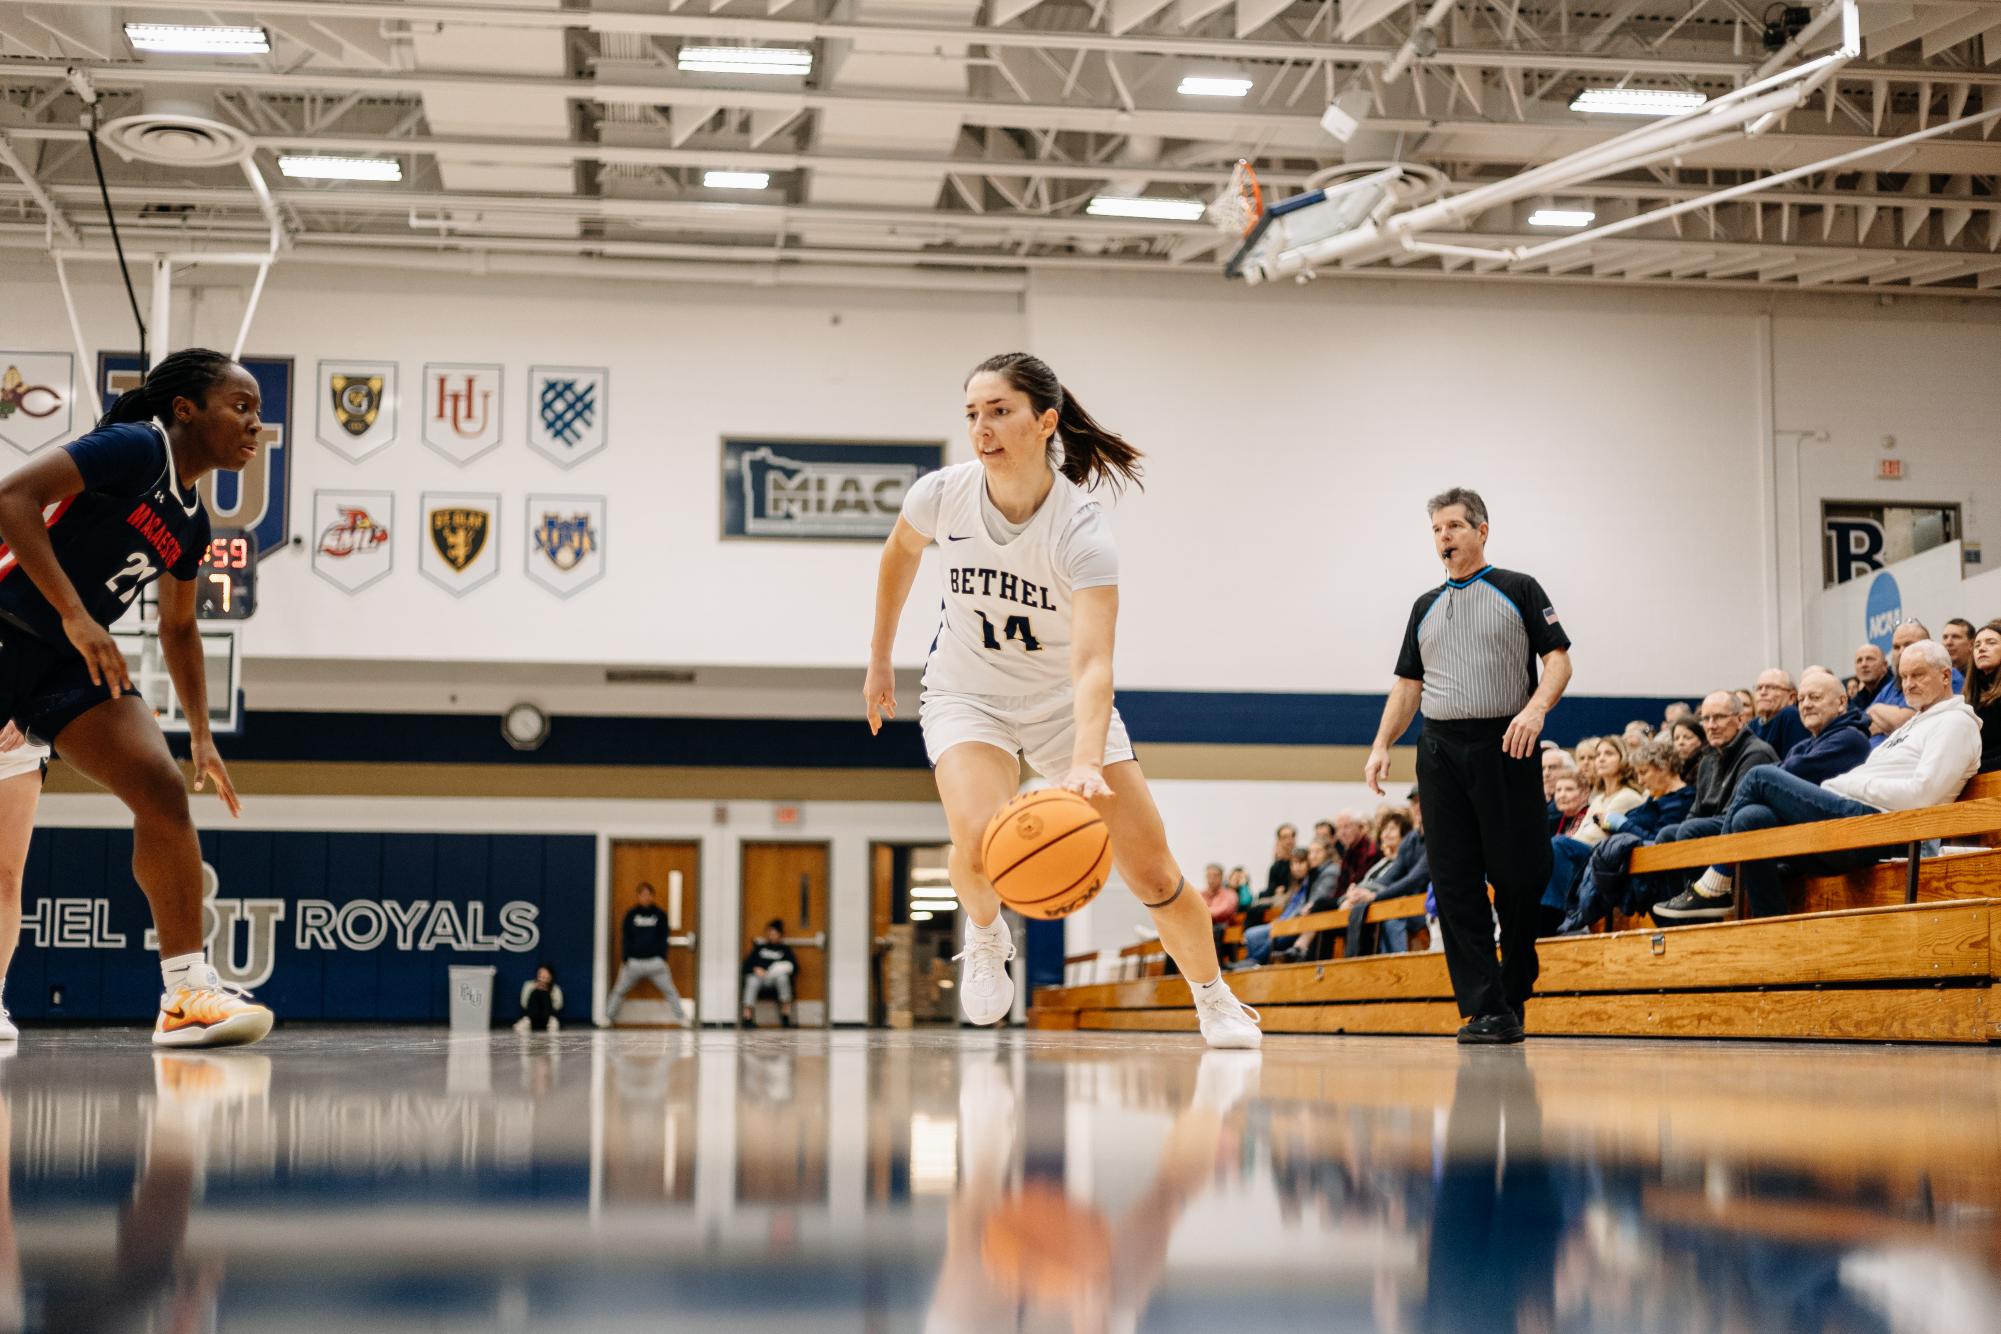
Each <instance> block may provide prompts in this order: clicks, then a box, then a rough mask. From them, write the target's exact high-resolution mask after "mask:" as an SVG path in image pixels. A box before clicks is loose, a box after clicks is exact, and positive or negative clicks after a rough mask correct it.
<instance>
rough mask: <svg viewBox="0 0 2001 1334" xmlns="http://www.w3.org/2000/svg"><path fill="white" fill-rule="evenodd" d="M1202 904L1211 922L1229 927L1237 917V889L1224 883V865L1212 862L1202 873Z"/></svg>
mask: <svg viewBox="0 0 2001 1334" xmlns="http://www.w3.org/2000/svg"><path fill="white" fill-rule="evenodd" d="M1202 902H1203V904H1204V905H1205V906H1206V907H1207V908H1208V909H1209V920H1210V921H1211V922H1214V923H1215V924H1216V925H1217V926H1228V925H1229V924H1230V922H1231V921H1232V920H1233V919H1235V917H1236V915H1237V887H1236V886H1235V885H1226V884H1224V883H1223V863H1221V862H1210V863H1209V865H1208V866H1206V867H1204V868H1203V871H1202Z"/></svg>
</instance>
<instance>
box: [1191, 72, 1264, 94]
mask: <svg viewBox="0 0 2001 1334" xmlns="http://www.w3.org/2000/svg"><path fill="white" fill-rule="evenodd" d="M1174 91H1175V92H1177V93H1180V94H1181V95H1182V96H1183V97H1243V96H1245V95H1247V94H1248V93H1249V92H1250V91H1251V81H1250V80H1249V79H1214V78H1204V77H1201V76H1199V75H1194V74H1190V75H1188V76H1187V77H1185V78H1183V79H1182V80H1181V86H1180V87H1179V88H1176V89H1175V90H1174Z"/></svg>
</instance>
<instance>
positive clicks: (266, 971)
mask: <svg viewBox="0 0 2001 1334" xmlns="http://www.w3.org/2000/svg"><path fill="white" fill-rule="evenodd" d="M201 854H202V863H203V865H202V898H203V903H202V943H203V945H204V946H205V947H206V949H207V952H208V956H209V960H210V962H211V963H213V964H214V965H215V969H216V972H217V973H219V974H221V976H222V979H223V981H225V982H227V983H230V984H232V985H234V986H241V987H248V988H251V989H253V990H255V992H256V994H257V998H258V999H259V1000H261V1001H264V1002H267V1003H268V1004H269V1005H270V1006H271V1007H272V1009H273V1010H274V1011H276V1013H277V1015H278V1017H279V1019H280V1020H296V1019H339V1020H371V1019H396V1020H420V1021H424V1020H428V1021H431V1022H439V1021H442V1020H443V1019H444V1018H445V1017H446V1011H447V1003H448V999H449V993H448V990H447V987H446V982H445V978H446V969H447V967H448V966H449V965H452V964H490V965H493V966H494V967H495V968H496V969H497V970H498V976H497V977H496V978H495V985H494V1018H495V1019H497V1020H500V1021H503V1022H506V1021H511V1020H512V1019H514V1018H515V1017H516V1016H517V1015H518V1014H519V1013H520V1008H519V998H520V994H521V985H522V983H523V982H525V981H527V980H528V979H529V978H531V977H533V976H534V973H535V966H536V965H537V964H538V963H547V964H549V965H550V966H551V967H553V968H554V969H555V970H556V975H557V978H558V980H560V981H561V982H562V983H563V984H564V987H565V989H566V990H567V991H569V993H570V995H571V996H572V997H577V998H579V1000H577V1001H572V1004H573V1005H576V1006H577V1009H575V1010H573V1011H572V1012H571V1014H583V1015H586V1016H587V1015H588V1014H589V997H590V994H591V958H592V946H593V927H592V918H591V913H590V909H589V904H590V893H591V887H592V886H593V885H594V884H595V883H596V876H597V867H596V863H597V841H596V839H595V838H593V837H591V836H589V835H578V834H558V835H542V834H459V833H444V834H429V833H423V834H403V833H387V832H376V831H353V832H349V831H341V832H326V831H307V830H250V829H227V830H204V831H203V832H202V834H201ZM131 859H132V834H131V831H130V830H125V829H74V828H70V829H64V828H41V829H37V830H36V831H35V839H34V846H33V848H32V849H31V851H30V852H29V856H28V865H27V868H26V873H25V875H24V877H23V881H24V884H23V894H22V905H21V906H22V923H21V927H22V930H21V944H20V950H19V952H18V953H17V954H16V955H15V956H14V962H13V965H12V967H11V968H9V970H8V980H9V981H10V982H12V983H13V984H14V985H13V988H12V990H13V994H12V995H11V996H9V997H8V1001H9V1005H10V1008H11V1009H12V1010H13V1012H14V1013H15V1014H17V1015H20V1016H22V1017H24V1018H25V1017H33V1018H37V1019H65V1018H66V1019H74V1020H120V1021H129V1020H133V1019H141V1018H146V1017H148V1016H150V1015H151V1014H152V1012H153V1009H154V1007H155V1006H156V1005H157V1004H158V1001H159V995H160V961H159V956H158V953H157V951H158V939H157V937H156V936H155V934H154V931H153V927H152V917H151V914H150V913H149V912H148V910H147V907H146V897H145V895H143V894H141V893H140V892H139V889H138V887H137V886H136V885H135V884H133V882H132V874H131V872H130V870H129V869H128V868H129V867H130V865H131ZM571 1014H566V1015H564V1016H563V1017H564V1018H566V1019H567V1018H570V1017H571Z"/></svg>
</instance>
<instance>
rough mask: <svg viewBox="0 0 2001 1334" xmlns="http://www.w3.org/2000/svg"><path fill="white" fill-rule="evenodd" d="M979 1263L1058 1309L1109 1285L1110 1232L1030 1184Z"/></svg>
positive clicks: (1010, 1203) (1005, 1211) (995, 1225)
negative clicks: (1056, 1306) (1059, 1306)
mask: <svg viewBox="0 0 2001 1334" xmlns="http://www.w3.org/2000/svg"><path fill="white" fill-rule="evenodd" d="M1079 800H1082V798H1079ZM980 1260H981V1263H982V1264H983V1265H984V1267H985V1268H986V1271H987V1277H988V1278H989V1279H991V1280H992V1281H993V1282H994V1284H995V1285H996V1286H997V1287H999V1288H1001V1289H1002V1290H1003V1291H1006V1292H1009V1293H1014V1294H1018V1295H1019V1296H1021V1297H1027V1298H1029V1299H1030V1300H1032V1301H1035V1302H1039V1303H1046V1304H1050V1305H1062V1304H1064V1303H1067V1302H1070V1301H1074V1300H1076V1299H1077V1298H1080V1297H1083V1296H1085V1295H1087V1294H1088V1293H1090V1292H1092V1291H1093V1290H1094V1289H1099V1288H1103V1287H1105V1286H1106V1285H1107V1284H1108V1283H1109V1282H1110V1281H1111V1275H1112V1229H1111V1228H1110V1226H1108V1225H1107V1224H1106V1222H1105V1216H1104V1215H1103V1214H1101V1213H1099V1212H1098V1211H1097V1210H1096V1209H1093V1208H1090V1207H1089V1206H1086V1205H1080V1204H1074V1203H1072V1202H1071V1201H1070V1200H1069V1199H1068V1198H1067V1197H1066V1196H1065V1195H1064V1194H1063V1192H1062V1191H1060V1190H1058V1189H1056V1188H1055V1187H1054V1186H1049V1185H1044V1184H1042V1183H1040V1182H1033V1181H1032V1182H1030V1183H1029V1184H1028V1185H1026V1186H1024V1187H1023V1188H1022V1191H1021V1193H1020V1194H1019V1195H1016V1196H1013V1197H1012V1198H1010V1199H1007V1200H1004V1201H1002V1202H1001V1204H1000V1205H999V1206H998V1207H996V1208H995V1209H994V1211H993V1213H992V1214H991V1215H989V1216H988V1218H987V1223H986V1228H985V1230H984V1231H983V1232H982V1233H981V1235H980Z"/></svg>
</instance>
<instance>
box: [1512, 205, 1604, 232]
mask: <svg viewBox="0 0 2001 1334" xmlns="http://www.w3.org/2000/svg"><path fill="white" fill-rule="evenodd" d="M1597 216H1598V215H1597V214H1596V213H1593V212H1592V211H1591V210H1590V209H1588V208H1539V209H1537V210H1536V211H1535V212H1533V213H1531V214H1529V226H1531V227H1563V228H1568V229H1570V230H1572V231H1575V230H1576V229H1577V228H1579V227H1589V226H1590V225H1591V223H1592V221H1593V220H1594V219H1596V218H1597Z"/></svg>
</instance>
